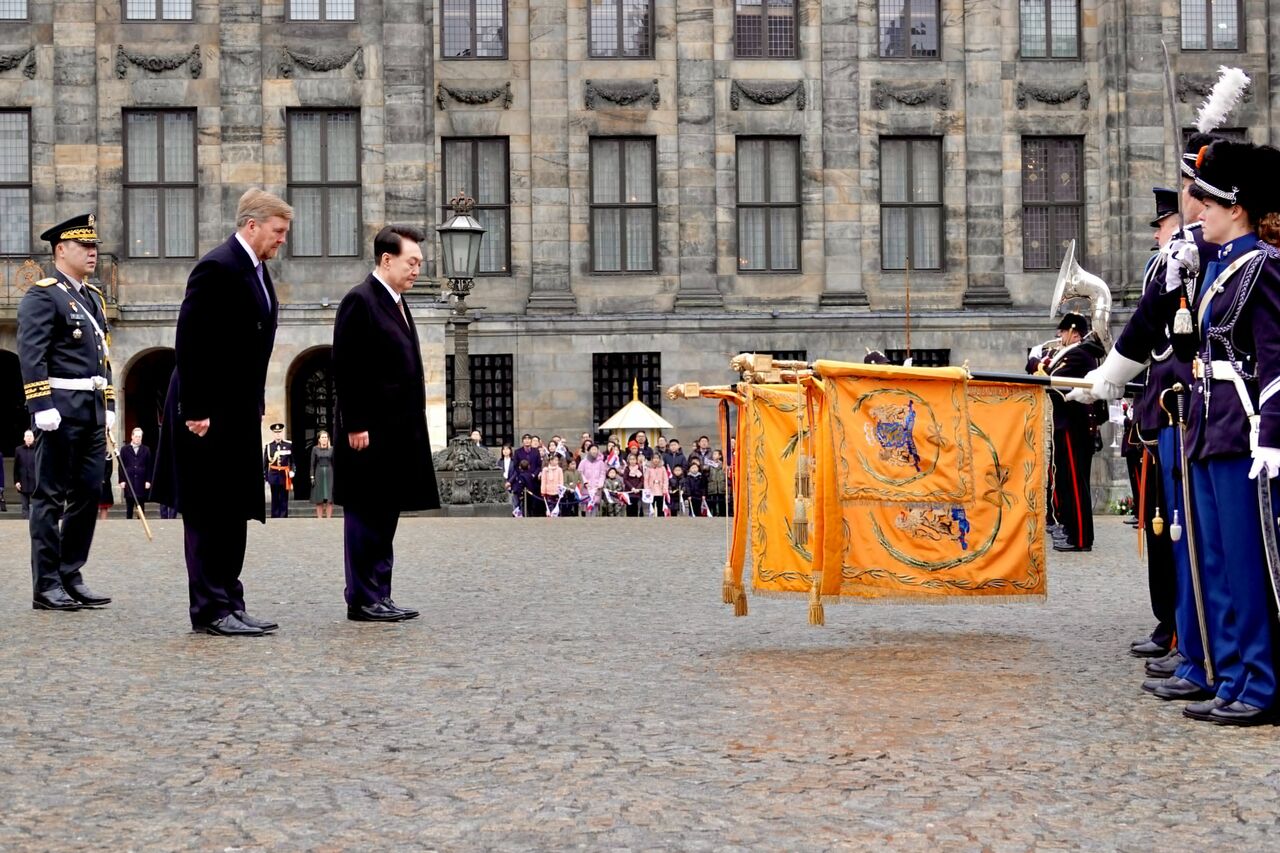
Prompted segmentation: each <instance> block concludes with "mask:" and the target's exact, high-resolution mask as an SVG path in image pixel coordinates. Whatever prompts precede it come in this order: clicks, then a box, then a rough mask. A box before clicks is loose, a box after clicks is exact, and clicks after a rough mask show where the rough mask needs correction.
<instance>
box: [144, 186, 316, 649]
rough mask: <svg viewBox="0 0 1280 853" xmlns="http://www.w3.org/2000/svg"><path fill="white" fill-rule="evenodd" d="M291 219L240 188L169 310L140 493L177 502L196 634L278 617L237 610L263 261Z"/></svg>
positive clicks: (254, 513)
mask: <svg viewBox="0 0 1280 853" xmlns="http://www.w3.org/2000/svg"><path fill="white" fill-rule="evenodd" d="M292 218H293V208H291V207H290V206H289V205H288V204H286V203H285V202H284V201H283V200H282V199H280V198H277V197H276V196H274V195H271V194H270V193H267V192H264V191H262V190H259V189H251V190H249V191H248V192H246V193H245V194H244V195H243V196H241V197H240V204H239V207H238V209H237V211H236V232H235V233H234V234H232V235H231V237H230V238H229V239H228V240H227V241H226V242H225V243H223V244H221V245H220V246H218V247H217V248H215V249H213V250H212V251H211V252H209V253H208V254H207V255H205V256H204V257H203V258H201V259H200V261H199V262H198V263H197V264H196V266H195V269H193V270H192V271H191V275H190V277H189V278H188V279H187V293H186V296H185V297H184V298H183V300H182V308H181V310H180V311H179V314H178V332H177V340H176V343H175V347H174V349H175V355H176V359H177V366H176V367H175V369H174V372H173V378H172V379H171V380H170V381H169V394H168V398H167V399H166V400H165V414H164V423H163V426H162V428H161V434H160V443H159V447H158V448H157V451H156V471H155V483H154V488H153V489H152V494H153V496H154V498H155V500H157V501H158V502H160V503H161V504H163V505H165V506H170V507H175V508H177V509H178V511H180V512H181V513H182V525H183V533H184V537H185V545H186V561H187V580H188V588H189V592H190V596H191V624H192V626H193V627H194V628H195V630H196V631H201V632H204V633H208V634H218V635H223V636H257V635H261V634H263V633H266V632H269V631H274V630H275V629H276V628H277V627H278V626H277V625H276V624H275V623H274V622H268V621H265V620H261V619H255V618H253V617H252V616H250V615H249V614H248V613H246V612H245V603H244V587H243V586H242V585H241V583H240V570H241V568H242V567H243V565H244V550H245V536H246V534H247V530H246V521H248V520H249V519H257V520H258V521H263V522H265V512H264V511H263V510H264V507H263V504H262V467H261V465H262V462H261V459H262V457H261V448H262V443H261V442H262V417H263V413H264V410H265V393H266V381H267V364H268V362H269V361H270V360H271V350H272V347H273V346H274V344H275V335H276V318H277V314H278V309H279V306H278V304H277V302H276V295H275V289H274V287H273V286H272V284H271V274H270V273H269V272H267V268H266V263H265V262H266V261H268V260H270V259H271V258H274V257H275V256H276V252H278V251H279V250H280V247H281V246H282V245H283V244H284V241H285V238H286V237H287V236H288V234H289V225H290V222H291V221H292ZM229 342H230V345H228V344H229Z"/></svg>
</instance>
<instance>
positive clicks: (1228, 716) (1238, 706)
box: [1209, 700, 1276, 726]
mask: <svg viewBox="0 0 1280 853" xmlns="http://www.w3.org/2000/svg"><path fill="white" fill-rule="evenodd" d="M1209 719H1210V721H1212V722H1214V723H1217V724H1218V725H1220V726H1258V725H1262V724H1263V723H1272V722H1275V720H1276V713H1275V711H1274V710H1273V709H1271V708H1259V707H1257V706H1255V705H1250V704H1248V703H1245V702H1241V701H1239V700H1236V701H1235V702H1232V703H1231V704H1230V705H1223V706H1222V707H1221V708H1214V709H1213V710H1212V711H1210V712H1209Z"/></svg>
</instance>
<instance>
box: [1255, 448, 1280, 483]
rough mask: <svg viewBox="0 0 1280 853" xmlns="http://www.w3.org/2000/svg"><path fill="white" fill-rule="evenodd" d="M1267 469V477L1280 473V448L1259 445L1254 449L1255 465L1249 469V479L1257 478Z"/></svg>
mask: <svg viewBox="0 0 1280 853" xmlns="http://www.w3.org/2000/svg"><path fill="white" fill-rule="evenodd" d="M1264 468H1265V469H1266V472H1267V478H1268V479H1270V478H1272V477H1274V476H1276V474H1280V448H1275V447H1257V448H1254V451H1253V466H1252V467H1251V468H1250V469H1249V479H1250V480H1256V479H1258V475H1259V474H1261V473H1262V471H1263V469H1264Z"/></svg>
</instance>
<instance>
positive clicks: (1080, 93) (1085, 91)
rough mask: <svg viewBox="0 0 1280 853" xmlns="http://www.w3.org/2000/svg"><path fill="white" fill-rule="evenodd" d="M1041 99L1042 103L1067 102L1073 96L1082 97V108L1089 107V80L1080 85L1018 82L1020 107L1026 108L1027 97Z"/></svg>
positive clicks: (1018, 102)
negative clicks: (1042, 84)
mask: <svg viewBox="0 0 1280 853" xmlns="http://www.w3.org/2000/svg"><path fill="white" fill-rule="evenodd" d="M1028 98H1030V99H1031V100H1033V101H1039V102H1040V103H1042V104H1065V103H1066V102H1067V101H1069V100H1071V99H1072V98H1079V99H1080V109H1082V110H1087V109H1089V81H1088V80H1086V81H1085V82H1083V83H1081V84H1080V85H1079V86H1057V87H1055V86H1034V85H1032V84H1030V83H1019V84H1018V96H1017V104H1018V109H1020V110H1025V109H1026V108H1027V99H1028Z"/></svg>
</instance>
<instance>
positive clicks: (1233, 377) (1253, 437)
mask: <svg viewBox="0 0 1280 853" xmlns="http://www.w3.org/2000/svg"><path fill="white" fill-rule="evenodd" d="M1209 370H1210V371H1212V376H1213V378H1214V379H1216V380H1217V381H1219V382H1230V383H1231V384H1232V385H1234V386H1235V389H1236V395H1237V396H1239V398H1240V405H1241V407H1242V408H1243V409H1244V414H1245V417H1246V418H1248V420H1249V447H1250V449H1254V450H1256V449H1257V447H1258V434H1259V430H1260V428H1261V426H1262V418H1261V417H1259V415H1258V413H1257V411H1256V410H1255V409H1254V407H1253V400H1252V399H1250V397H1249V389H1248V388H1247V387H1246V386H1245V384H1244V377H1242V376H1241V375H1240V374H1239V373H1238V372H1237V371H1236V366H1235V365H1234V364H1232V363H1231V362H1229V361H1211V362H1209ZM54 387H55V388H56V387H57V386H56V385H55V386H54Z"/></svg>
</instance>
